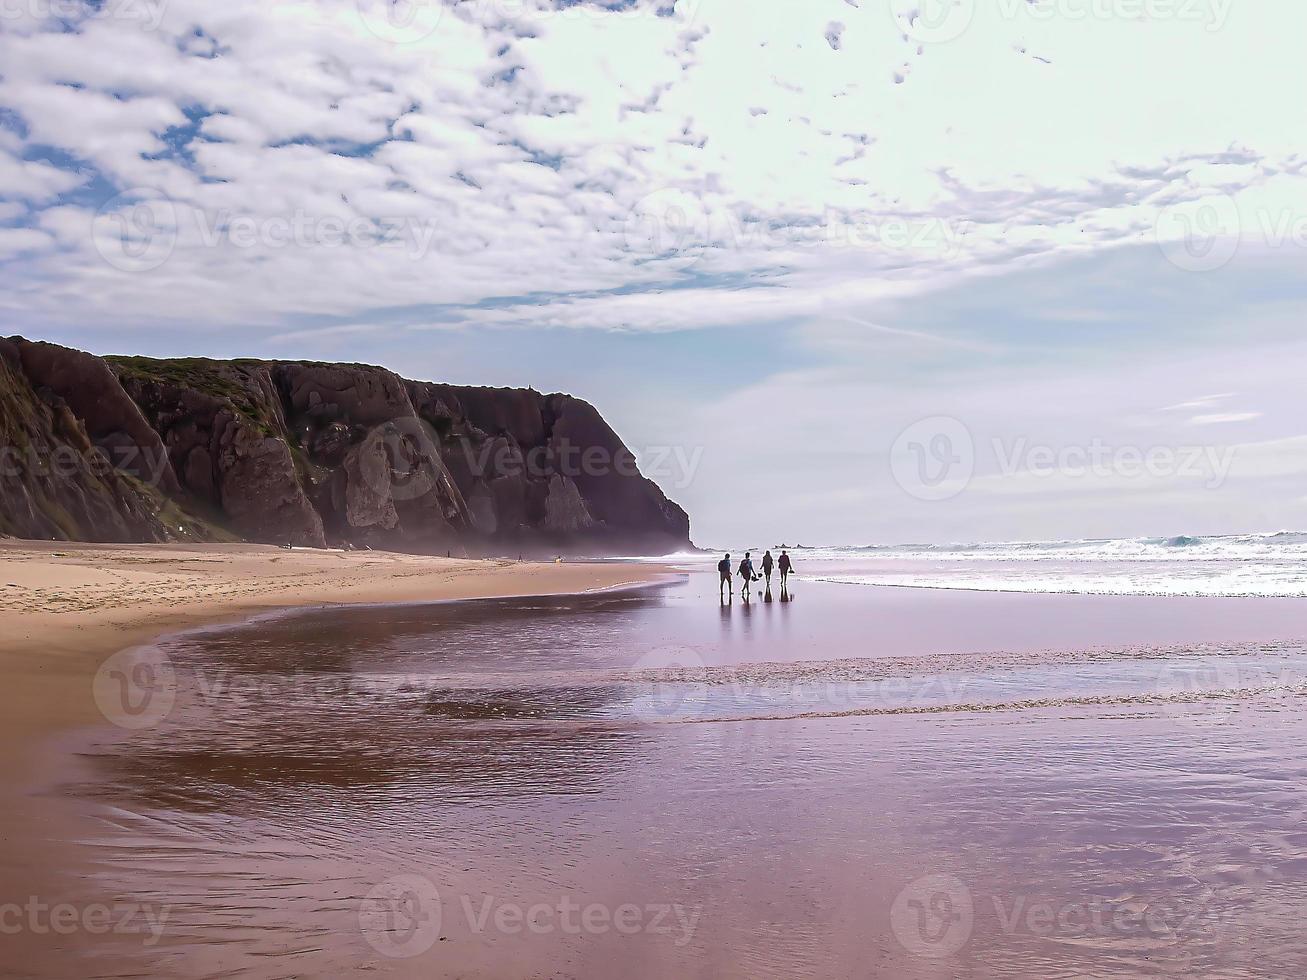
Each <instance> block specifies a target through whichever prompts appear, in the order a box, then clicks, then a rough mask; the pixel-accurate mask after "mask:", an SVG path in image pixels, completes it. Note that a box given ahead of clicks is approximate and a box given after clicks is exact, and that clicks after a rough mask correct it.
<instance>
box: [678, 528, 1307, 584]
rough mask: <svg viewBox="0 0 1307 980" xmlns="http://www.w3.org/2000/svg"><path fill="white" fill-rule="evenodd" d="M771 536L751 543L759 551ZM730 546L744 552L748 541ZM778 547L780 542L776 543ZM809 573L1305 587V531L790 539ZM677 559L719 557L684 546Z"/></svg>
mask: <svg viewBox="0 0 1307 980" xmlns="http://www.w3.org/2000/svg"><path fill="white" fill-rule="evenodd" d="M765 547H767V546H765V545H764V546H750V547H749V548H748V550H751V551H752V552H753V554H754V557H755V559H756V558H757V557H758V556H760V555H761V554H762V552H763V550H764V548H765ZM723 550H724V551H725V550H729V551H730V552H731V554H732V555H733V556H734V557H735V558H736V559H737V560H738V558H739V557H741V556H742V555H743V554H744V551H745V550H746V549H745V548H742V547H736V548H731V549H723ZM772 551H773V554H779V549H778V548H775V547H773V548H772ZM789 552H790V556H791V557H792V558H793V559H794V562H795V568H796V571H797V572H799V573H802V577H803V578H809V579H816V580H819V581H823V582H838V583H842V584H846V585H875V586H912V587H915V588H931V589H968V590H975V591H981V592H1036V593H1068V594H1084V595H1157V596H1267V597H1270V596H1286V597H1288V596H1291V597H1303V596H1307V533H1304V532H1298V531H1277V532H1271V533H1265V534H1231V535H1217V536H1208V537H1189V536H1178V537H1152V538H1104V539H1080V540H1068V541H1015V542H1003V543H989V544H985V543H981V544H943V545H922V544H900V545H865V546H831V547H802V546H799V547H791V548H789ZM674 557H675V559H676V560H678V561H686V562H695V563H697V562H703V561H709V560H712V561H716V560H717V559H718V557H719V555H718V554H717V553H716V552H713V553H712V554H710V555H702V554H685V555H677V556H674Z"/></svg>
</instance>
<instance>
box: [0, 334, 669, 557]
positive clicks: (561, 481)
mask: <svg viewBox="0 0 1307 980" xmlns="http://www.w3.org/2000/svg"><path fill="white" fill-rule="evenodd" d="M0 413H2V414H0V426H3V428H2V429H0V438H2V440H3V441H2V443H0V444H2V445H3V447H6V449H7V452H6V454H5V456H4V458H3V459H0V533H5V534H11V535H15V536H20V537H41V538H58V539H77V540H94V541H166V540H175V539H184V540H229V539H244V540H250V541H264V542H274V543H290V544H302V545H312V546H319V547H321V546H323V545H332V546H339V545H356V546H370V547H377V548H388V549H392V550H405V551H425V552H433V553H444V552H445V551H453V552H454V553H456V554H462V553H467V554H496V553H501V554H502V553H512V552H515V551H521V552H527V553H531V554H549V553H555V552H565V553H592V554H601V553H617V552H631V551H640V552H654V553H658V552H667V551H671V550H675V549H679V548H685V547H688V546H689V519H688V518H687V517H686V515H685V512H684V511H683V510H681V508H680V507H678V506H677V505H676V504H674V503H672V502H671V501H669V500H668V499H667V498H666V497H665V496H664V495H663V493H662V491H661V490H659V489H658V487H657V486H656V485H655V484H653V483H652V482H651V481H649V480H647V479H645V478H644V477H642V476H641V475H640V474H639V473H638V471H637V470H636V467H635V462H634V458H633V457H632V455H631V453H630V452H629V451H628V450H627V449H626V447H625V446H624V445H623V444H622V441H621V440H620V439H619V438H618V437H617V435H616V433H614V432H613V430H612V429H611V428H610V427H609V426H608V424H607V423H606V422H604V420H603V418H602V417H601V416H600V415H599V413H598V412H597V411H595V409H594V408H593V407H591V406H590V405H589V404H587V403H586V402H583V401H581V400H579V399H576V398H572V397H571V396H569V395H541V394H539V393H538V392H535V391H530V390H521V389H509V388H499V389H490V388H464V387H456V386H452V385H443V384H432V383H427V382H414V381H406V380H404V379H403V378H400V377H398V376H397V375H395V374H393V373H391V372H390V371H387V370H385V369H383V368H378V367H368V366H364V365H356V364H316V363H305V362H291V361H252V360H242V361H211V360H205V359H199V358H183V359H172V360H153V359H149V358H135V357H110V358H98V357H95V356H93V355H90V354H84V353H82V352H80V351H73V350H69V349H67V348H63V347H57V346H54V345H52V344H43V343H32V342H29V341H26V340H23V339H21V338H11V339H10V340H7V341H6V340H0ZM52 461H58V465H49V462H52Z"/></svg>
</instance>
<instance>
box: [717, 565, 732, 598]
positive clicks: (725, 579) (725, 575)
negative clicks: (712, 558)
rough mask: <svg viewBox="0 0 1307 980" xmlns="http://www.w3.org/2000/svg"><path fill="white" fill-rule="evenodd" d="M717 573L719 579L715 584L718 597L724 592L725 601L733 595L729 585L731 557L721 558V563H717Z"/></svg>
mask: <svg viewBox="0 0 1307 980" xmlns="http://www.w3.org/2000/svg"><path fill="white" fill-rule="evenodd" d="M717 573H718V577H719V582H718V583H717V594H718V596H719V597H721V596H722V594H723V590H724V592H725V598H727V599H729V598H731V596H732V595H733V594H734V593H735V589H734V587H733V586H732V585H731V556H730V555H727V556H726V557H725V558H723V559H722V560H721V561H719V562H718V563H717Z"/></svg>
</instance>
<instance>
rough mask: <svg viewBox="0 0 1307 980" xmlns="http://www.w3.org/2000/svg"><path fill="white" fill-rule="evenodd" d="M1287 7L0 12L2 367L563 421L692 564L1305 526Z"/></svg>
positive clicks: (916, 3) (254, 4)
mask: <svg viewBox="0 0 1307 980" xmlns="http://www.w3.org/2000/svg"><path fill="white" fill-rule="evenodd" d="M1304 36H1307V4H1304V3H1302V2H1301V0H1258V2H1256V3H1253V2H1247V0H1242V2H1240V0H802V2H800V0H676V2H675V3H673V2H672V0H633V2H611V3H607V4H600V3H590V2H580V3H577V2H561V0H461V2H455V0H443V2H442V0H404V2H402V3H398V4H396V3H391V2H389V0H314V2H295V0H224V2H223V3H220V4H215V3H213V2H211V0H97V2H95V3H87V2H82V0H0V333H3V334H22V335H25V336H28V337H32V338H38V339H47V340H52V341H56V342H59V343H65V344H69V345H72V346H76V347H81V348H84V349H88V350H92V351H95V352H98V353H145V354H154V355H159V356H164V355H183V354H185V355H208V356H218V357H224V356H261V357H282V358H313V359H325V360H344V361H361V362H368V363H378V364H382V365H384V366H386V367H389V368H392V369H394V370H396V371H398V372H399V373H401V374H403V375H405V376H407V377H412V378H420V379H430V380H440V381H451V382H455V383H461V384H489V385H520V386H531V387H535V388H537V389H540V390H544V391H568V392H571V393H573V394H576V395H578V396H581V397H584V398H586V399H587V400H589V401H591V402H593V403H594V404H595V405H596V406H597V407H599V409H600V410H601V412H602V413H603V414H604V416H605V417H606V418H607V419H608V420H609V421H610V422H611V423H612V424H613V426H614V427H615V428H616V429H617V431H618V432H619V433H620V434H621V435H622V436H623V438H624V439H625V441H626V442H627V444H628V445H629V446H630V447H631V448H632V449H633V450H635V451H636V453H637V455H638V456H639V457H640V459H641V461H642V463H643V464H644V467H645V469H646V471H647V472H649V473H650V475H651V476H653V477H654V478H655V479H657V480H658V482H659V483H660V484H661V485H662V486H663V488H664V490H666V491H667V493H668V494H669V495H670V496H671V497H672V498H673V499H675V500H677V501H678V502H680V503H681V504H682V505H684V506H685V507H686V509H687V510H688V511H689V512H690V515H691V518H692V522H693V536H694V538H695V540H696V541H697V542H699V543H700V544H704V545H714V544H717V543H731V542H741V541H760V540H763V539H767V541H768V542H769V543H772V542H775V541H780V540H785V541H787V542H789V543H795V542H802V543H805V544H836V543H847V544H872V543H895V542H953V541H982V540H1032V539H1050V538H1051V539H1066V538H1082V537H1117V536H1152V535H1159V536H1160V535H1176V534H1213V533H1223V532H1238V531H1253V530H1277V529H1283V528H1294V529H1302V528H1307V481H1304V476H1305V475H1307V413H1304V411H1303V407H1304V395H1303V391H1304V385H1303V381H1302V376H1303V373H1304V370H1303V369H1304V367H1305V366H1307V357H1304V355H1305V354H1307V336H1304V331H1303V324H1304V322H1305V318H1304V312H1305V311H1307V275H1304V271H1307V270H1305V268H1304V267H1305V265H1307V262H1305V259H1307V176H1305V174H1304V168H1307V157H1304V156H1303V154H1304V153H1307V139H1305V137H1307V108H1304V99H1303V97H1302V93H1303V92H1307V59H1304V58H1303V57H1302V55H1301V39H1302V38H1303V37H1304Z"/></svg>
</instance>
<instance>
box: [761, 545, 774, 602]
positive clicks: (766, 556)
mask: <svg viewBox="0 0 1307 980" xmlns="http://www.w3.org/2000/svg"><path fill="white" fill-rule="evenodd" d="M775 564H776V562H775V561H773V560H772V556H771V549H770V548H768V549H767V550H766V551H764V552H763V553H762V577H763V578H764V579H766V580H767V591H768V592H770V591H771V570H772V566H773V565H775Z"/></svg>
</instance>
